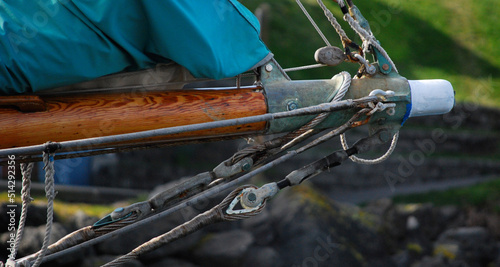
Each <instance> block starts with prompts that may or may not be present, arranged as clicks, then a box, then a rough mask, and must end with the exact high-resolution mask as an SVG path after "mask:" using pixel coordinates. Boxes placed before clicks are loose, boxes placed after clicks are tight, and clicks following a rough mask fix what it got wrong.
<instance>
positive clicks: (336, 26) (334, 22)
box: [317, 0, 350, 44]
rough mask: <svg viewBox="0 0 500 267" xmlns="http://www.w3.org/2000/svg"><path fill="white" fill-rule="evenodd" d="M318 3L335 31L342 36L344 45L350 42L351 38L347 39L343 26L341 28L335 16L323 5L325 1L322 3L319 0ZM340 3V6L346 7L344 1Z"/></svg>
mask: <svg viewBox="0 0 500 267" xmlns="http://www.w3.org/2000/svg"><path fill="white" fill-rule="evenodd" d="M317 1H318V4H319V6H320V7H321V9H323V12H324V13H325V16H326V17H327V18H328V20H329V21H330V24H332V26H333V28H334V29H335V31H336V32H337V33H338V35H339V36H340V40H341V41H342V43H343V44H344V42H345V41H347V40H350V39H349V37H347V34H346V33H345V31H344V29H342V26H340V24H339V22H338V21H337V19H336V18H335V16H334V15H333V14H332V12H331V11H330V10H329V9H328V8H327V7H326V6H325V4H324V3H323V1H321V0H317ZM338 2H339V5H340V6H341V7H342V6H344V1H338Z"/></svg>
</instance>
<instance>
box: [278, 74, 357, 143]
mask: <svg viewBox="0 0 500 267" xmlns="http://www.w3.org/2000/svg"><path fill="white" fill-rule="evenodd" d="M340 74H341V75H342V76H344V80H343V81H342V85H341V87H340V89H339V91H338V92H337V94H336V95H335V97H334V98H333V99H332V101H331V103H333V102H337V101H340V100H342V98H344V96H345V94H346V93H347V90H349V87H350V86H351V74H349V72H347V71H343V72H341V73H340ZM329 114H330V113H328V112H325V113H321V114H318V115H317V116H316V117H315V118H314V119H313V120H311V121H310V122H309V123H307V124H306V125H304V127H301V128H300V129H299V130H297V131H296V132H295V135H296V137H295V138H293V139H292V140H291V141H290V142H288V143H287V144H285V145H284V146H282V147H281V150H285V149H287V148H289V147H292V146H293V145H295V144H297V143H299V142H301V141H302V140H304V139H306V138H307V137H308V136H310V135H311V134H313V133H314V132H315V130H314V129H313V128H314V127H316V126H317V125H318V124H320V123H321V122H322V121H323V120H325V119H326V117H328V115H329Z"/></svg>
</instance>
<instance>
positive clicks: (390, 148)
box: [340, 131, 399, 165]
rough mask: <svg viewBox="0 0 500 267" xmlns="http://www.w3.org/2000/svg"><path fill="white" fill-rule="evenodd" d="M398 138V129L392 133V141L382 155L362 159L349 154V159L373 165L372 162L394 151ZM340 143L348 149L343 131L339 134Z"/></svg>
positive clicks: (374, 162)
mask: <svg viewBox="0 0 500 267" xmlns="http://www.w3.org/2000/svg"><path fill="white" fill-rule="evenodd" d="M398 138H399V131H398V132H397V133H395V134H394V136H393V137H392V142H391V146H390V147H389V149H388V150H387V151H386V152H385V154H384V155H382V156H380V157H379V158H376V159H362V158H359V157H356V156H354V155H352V156H350V157H349V159H351V160H352V161H353V162H356V163H359V164H365V165H374V164H379V163H381V162H383V161H385V160H386V159H388V158H389V156H391V154H392V152H394V149H395V148H396V145H397V143H398ZM340 143H341V144H342V148H343V149H344V150H347V149H349V145H347V140H346V138H345V133H343V134H341V135H340Z"/></svg>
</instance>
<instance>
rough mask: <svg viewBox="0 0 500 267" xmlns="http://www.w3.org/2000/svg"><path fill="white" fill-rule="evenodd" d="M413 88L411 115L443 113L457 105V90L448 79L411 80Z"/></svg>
mask: <svg viewBox="0 0 500 267" xmlns="http://www.w3.org/2000/svg"><path fill="white" fill-rule="evenodd" d="M408 82H409V83H410V90H411V111H410V117H418V116H429V115H441V114H446V113H448V112H450V110H451V109H452V108H453V106H454V105H455V91H453V86H452V85H451V83H450V82H449V81H447V80H439V79H436V80H413V81H411V80H409V81H408Z"/></svg>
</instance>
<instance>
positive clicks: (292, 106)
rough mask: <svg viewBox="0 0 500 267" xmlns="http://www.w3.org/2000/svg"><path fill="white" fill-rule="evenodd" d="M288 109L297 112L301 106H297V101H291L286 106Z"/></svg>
mask: <svg viewBox="0 0 500 267" xmlns="http://www.w3.org/2000/svg"><path fill="white" fill-rule="evenodd" d="M286 108H287V109H288V110H289V111H290V110H295V109H297V108H299V105H298V104H297V102H295V101H290V102H288V103H287V104H286Z"/></svg>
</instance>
